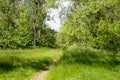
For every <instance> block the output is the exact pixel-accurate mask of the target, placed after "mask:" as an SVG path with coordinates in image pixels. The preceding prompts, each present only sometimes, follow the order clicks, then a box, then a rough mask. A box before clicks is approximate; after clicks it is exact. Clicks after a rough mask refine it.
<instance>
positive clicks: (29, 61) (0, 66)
mask: <svg viewBox="0 0 120 80" xmlns="http://www.w3.org/2000/svg"><path fill="white" fill-rule="evenodd" d="M60 55H61V50H58V49H50V48H40V49H31V50H0V80H29V79H30V76H31V75H32V74H33V73H34V72H36V71H40V70H42V69H44V68H45V66H47V65H48V64H49V63H50V62H52V61H53V60H56V59H58V58H59V57H60Z"/></svg>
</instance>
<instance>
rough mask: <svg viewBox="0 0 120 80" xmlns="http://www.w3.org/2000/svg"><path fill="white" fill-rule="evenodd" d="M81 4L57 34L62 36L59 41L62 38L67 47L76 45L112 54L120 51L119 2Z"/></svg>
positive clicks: (108, 0)
mask: <svg viewBox="0 0 120 80" xmlns="http://www.w3.org/2000/svg"><path fill="white" fill-rule="evenodd" d="M78 1H79V0H78ZM81 4H83V6H82V7H77V8H76V9H72V12H71V13H70V14H69V15H68V20H67V21H66V22H65V24H64V26H63V27H62V29H61V32H60V33H59V34H62V36H63V37H62V38H61V40H62V39H63V38H64V42H65V43H67V44H68V45H71V44H74V43H77V44H85V45H89V46H92V47H94V48H101V49H105V50H109V51H112V52H114V53H117V52H118V51H120V46H119V45H120V34H119V31H120V16H119V13H120V9H119V8H120V5H119V4H120V1H119V0H114V1H112V0H107V1H104V0H97V1H96V0H87V1H85V2H83V3H81ZM64 36H65V37H64ZM86 43H87V44H86Z"/></svg>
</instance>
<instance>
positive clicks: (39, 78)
mask: <svg viewBox="0 0 120 80" xmlns="http://www.w3.org/2000/svg"><path fill="white" fill-rule="evenodd" d="M52 65H53V63H52V64H50V65H49V66H47V67H46V68H45V69H44V70H43V71H42V72H38V73H36V74H34V75H33V76H32V77H31V79H30V80H45V77H46V76H47V74H48V73H49V69H50V68H51V66H52Z"/></svg>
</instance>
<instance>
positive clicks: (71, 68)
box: [46, 47, 120, 80]
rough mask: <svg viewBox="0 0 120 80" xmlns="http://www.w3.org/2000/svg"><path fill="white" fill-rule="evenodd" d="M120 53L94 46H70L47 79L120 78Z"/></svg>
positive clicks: (107, 79) (88, 79) (91, 79)
mask: <svg viewBox="0 0 120 80" xmlns="http://www.w3.org/2000/svg"><path fill="white" fill-rule="evenodd" d="M119 74H120V55H119V54H118V55H116V61H113V56H112V52H107V51H104V50H97V49H92V48H79V47H77V48H69V49H67V50H66V51H64V54H63V56H62V58H61V59H60V61H58V63H57V64H56V65H55V66H54V67H53V68H52V69H51V70H50V73H49V75H48V76H47V78H46V80H56V79H57V80H119V79H120V75H119Z"/></svg>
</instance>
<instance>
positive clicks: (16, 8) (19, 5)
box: [0, 0, 55, 49]
mask: <svg viewBox="0 0 120 80" xmlns="http://www.w3.org/2000/svg"><path fill="white" fill-rule="evenodd" d="M37 1H38V0H37ZM38 3H39V5H38V6H37V7H38V9H37V8H36V6H35V2H34V0H24V1H21V2H19V1H18V2H17V1H14V2H13V1H11V0H0V48H4V49H5V48H11V49H17V48H29V47H30V46H33V45H34V40H36V41H37V40H39V41H37V45H36V46H47V47H52V46H53V45H54V43H55V38H54V33H55V32H54V31H53V30H50V29H49V30H48V29H47V28H44V27H45V25H44V20H45V17H46V12H45V10H46V8H45V7H46V6H44V4H45V2H44V1H42V0H40V1H38ZM36 9H37V12H36V13H37V14H36V15H35V10H36ZM34 27H35V29H36V34H35V30H34ZM43 28H44V30H43ZM45 29H46V30H45ZM42 30H43V31H42ZM44 31H45V32H44ZM46 31H48V33H50V35H49V34H48V33H47V32H46ZM44 36H45V37H44ZM46 36H47V37H49V39H48V38H46ZM43 38H44V40H45V41H43ZM45 38H46V39H45ZM52 39H53V40H52ZM52 43H53V45H52Z"/></svg>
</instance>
